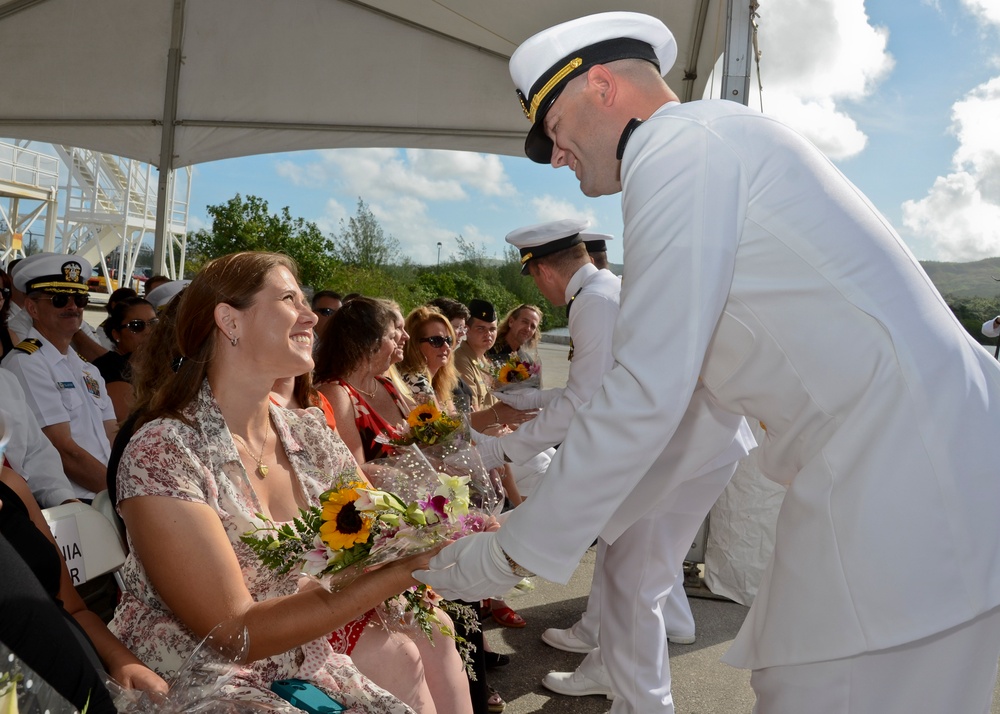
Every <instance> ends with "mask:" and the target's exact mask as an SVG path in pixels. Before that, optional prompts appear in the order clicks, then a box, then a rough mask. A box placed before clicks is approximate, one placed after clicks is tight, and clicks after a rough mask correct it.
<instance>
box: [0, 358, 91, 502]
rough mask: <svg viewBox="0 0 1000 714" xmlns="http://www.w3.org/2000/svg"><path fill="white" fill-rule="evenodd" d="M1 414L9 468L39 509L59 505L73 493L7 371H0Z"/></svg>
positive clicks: (59, 462)
mask: <svg viewBox="0 0 1000 714" xmlns="http://www.w3.org/2000/svg"><path fill="white" fill-rule="evenodd" d="M0 397H2V398H0V412H2V415H3V418H4V421H5V422H6V423H5V424H4V429H5V430H6V431H7V432H8V433H9V434H10V441H9V442H8V444H7V451H6V456H7V460H8V461H9V462H10V466H11V468H12V469H14V471H15V472H17V473H18V474H19V475H20V476H22V477H23V478H24V480H25V481H27V482H28V488H29V489H31V493H32V494H34V496H35V500H37V501H38V503H39V505H41V507H42V508H50V507H52V506H58V505H59V504H60V503H62V502H64V501H67V500H69V499H71V498H76V493H75V492H74V490H73V486H72V485H71V484H70V482H69V479H67V478H66V473H65V472H64V471H63V466H62V460H61V459H60V458H59V452H58V451H56V448H55V447H54V446H52V442H50V441H49V440H48V438H47V437H46V436H45V434H43V433H42V430H41V429H40V428H39V427H38V422H37V421H36V420H35V416H34V414H32V413H31V411H30V410H29V409H28V407H27V405H26V404H25V399H24V390H22V389H21V385H20V384H19V383H18V381H17V379H16V378H15V377H14V376H13V375H12V374H10V373H9V372H8V371H7V370H0Z"/></svg>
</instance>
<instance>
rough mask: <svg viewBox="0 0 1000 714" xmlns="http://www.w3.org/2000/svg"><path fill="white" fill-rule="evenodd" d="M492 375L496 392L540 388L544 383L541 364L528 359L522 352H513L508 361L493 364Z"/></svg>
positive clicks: (498, 361)
mask: <svg viewBox="0 0 1000 714" xmlns="http://www.w3.org/2000/svg"><path fill="white" fill-rule="evenodd" d="M490 374H491V376H492V377H493V391H494V392H504V391H507V390H510V389H525V388H528V387H539V386H541V382H542V377H541V374H542V366H541V364H540V363H539V362H537V361H534V360H531V359H526V358H525V356H524V355H522V354H521V353H520V352H512V353H511V354H510V356H509V357H507V359H506V360H497V361H495V362H493V364H492V369H491V370H490Z"/></svg>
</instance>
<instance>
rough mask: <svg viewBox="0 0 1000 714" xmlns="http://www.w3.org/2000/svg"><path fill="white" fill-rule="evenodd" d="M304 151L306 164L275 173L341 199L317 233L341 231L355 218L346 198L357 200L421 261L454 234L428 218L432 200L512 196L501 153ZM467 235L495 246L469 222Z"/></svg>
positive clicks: (433, 256) (284, 165)
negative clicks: (326, 189) (351, 218)
mask: <svg viewBox="0 0 1000 714" xmlns="http://www.w3.org/2000/svg"><path fill="white" fill-rule="evenodd" d="M307 156H309V157H310V158H309V160H306V161H303V160H302V159H298V160H283V161H280V162H278V164H277V167H276V171H277V173H278V175H279V176H280V177H282V178H284V179H286V180H288V181H289V182H291V183H292V184H293V185H295V186H308V187H310V188H313V189H316V188H328V189H329V190H330V191H331V193H334V194H336V195H337V196H338V198H337V199H334V198H330V199H328V200H327V203H326V206H325V210H324V214H323V216H322V217H321V218H319V219H317V220H316V223H317V225H318V226H319V227H320V229H321V230H323V231H324V232H326V233H336V232H339V230H340V222H341V221H342V220H346V219H348V218H350V217H351V216H353V215H354V213H355V208H356V207H355V206H354V205H352V206H351V207H350V208H347V207H345V205H344V202H345V201H347V200H349V199H348V198H347V197H353V198H355V199H356V198H358V197H360V198H361V199H363V200H364V201H365V203H367V204H368V207H369V209H370V210H371V212H372V214H373V215H374V216H375V218H377V219H378V221H379V223H380V224H381V226H382V228H383V230H385V232H386V233H387V234H390V235H392V236H393V237H394V238H396V240H398V241H399V243H400V246H401V248H402V252H403V254H404V255H406V256H408V257H410V258H411V259H412V260H414V261H415V262H417V263H422V264H433V263H434V262H435V261H436V260H437V243H438V241H441V242H442V244H443V246H442V250H443V251H446V250H447V247H446V246H448V244H449V243H451V244H453V243H454V238H455V236H456V235H457V232H456V231H455V230H452V229H448V228H444V227H443V226H442V225H441V224H439V223H438V222H437V221H436V220H435V218H433V217H432V213H433V212H432V210H431V205H432V204H435V203H455V202H469V201H472V200H476V199H477V198H479V197H489V198H499V199H503V198H508V197H511V196H515V195H517V190H516V189H515V188H514V185H513V183H512V182H511V180H510V177H509V176H508V175H507V172H506V170H505V168H504V165H503V163H502V162H501V160H500V157H498V156H492V155H488V154H477V153H471V152H463V151H430V150H426V149H410V150H401V149H336V150H327V151H318V152H313V153H311V154H308V155H307ZM465 232H467V233H469V235H475V236H476V237H475V239H474V240H476V241H478V240H480V239H482V240H484V241H486V243H487V245H488V247H493V248H495V247H496V241H495V239H494V238H493V237H489V236H485V235H483V234H480V233H479V232H478V230H477V229H475V228H474V227H467V228H466V229H465ZM467 237H468V236H467ZM500 250H502V248H500ZM447 254H448V253H447V252H445V253H444V255H447Z"/></svg>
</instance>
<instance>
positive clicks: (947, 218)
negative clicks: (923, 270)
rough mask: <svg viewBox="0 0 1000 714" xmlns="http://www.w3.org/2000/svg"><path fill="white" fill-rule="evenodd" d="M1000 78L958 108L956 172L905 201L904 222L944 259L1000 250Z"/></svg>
mask: <svg viewBox="0 0 1000 714" xmlns="http://www.w3.org/2000/svg"><path fill="white" fill-rule="evenodd" d="M998 116H1000V77H996V78H994V79H991V80H990V81H988V82H985V83H984V84H981V85H979V86H978V87H976V88H975V89H973V90H972V91H971V92H969V94H967V95H966V97H965V98H964V99H963V100H961V101H959V102H956V103H955V105H954V106H953V107H952V126H951V130H952V132H953V133H954V134H955V135H956V136H957V137H958V142H959V146H958V149H957V150H956V151H955V154H954V155H953V157H952V168H953V171H952V172H951V173H950V174H948V175H947V176H943V177H938V178H937V180H935V182H934V185H933V186H932V187H931V189H930V190H929V191H928V193H927V195H926V196H925V197H924V198H922V199H920V200H914V201H907V202H905V203H904V204H903V225H904V226H906V228H907V229H908V230H910V231H912V232H913V233H914V234H915V235H916V236H917V237H919V238H922V239H927V240H929V241H930V243H931V244H932V245H933V246H934V249H935V251H936V256H935V257H936V258H937V259H939V260H955V261H967V260H979V259H981V258H987V257H991V256H995V255H1000V136H998V134H997V132H996V130H995V126H996V118H997V117H998Z"/></svg>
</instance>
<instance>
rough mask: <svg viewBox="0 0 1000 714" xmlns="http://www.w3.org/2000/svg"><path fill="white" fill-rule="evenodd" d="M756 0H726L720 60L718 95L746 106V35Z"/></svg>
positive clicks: (752, 17) (749, 35)
mask: <svg viewBox="0 0 1000 714" xmlns="http://www.w3.org/2000/svg"><path fill="white" fill-rule="evenodd" d="M756 14H757V2H756V0H729V10H728V12H727V13H726V52H725V55H724V59H723V62H722V97H721V98H722V99H728V100H730V101H733V102H739V103H740V104H743V105H744V106H746V105H747V104H748V101H749V96H748V95H749V92H750V67H751V65H752V63H751V61H750V60H751V54H750V39H751V32H752V30H753V19H754V17H755V16H756Z"/></svg>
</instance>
